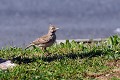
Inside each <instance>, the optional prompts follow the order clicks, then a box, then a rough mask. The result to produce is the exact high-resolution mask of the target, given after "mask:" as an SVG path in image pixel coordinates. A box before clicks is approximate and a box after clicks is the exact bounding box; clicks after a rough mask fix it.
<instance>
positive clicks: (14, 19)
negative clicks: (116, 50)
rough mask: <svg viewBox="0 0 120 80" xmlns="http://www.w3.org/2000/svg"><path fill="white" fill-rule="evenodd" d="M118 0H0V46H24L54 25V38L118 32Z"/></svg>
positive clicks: (77, 37) (84, 36) (101, 35)
mask: <svg viewBox="0 0 120 80" xmlns="http://www.w3.org/2000/svg"><path fill="white" fill-rule="evenodd" d="M119 5H120V0H0V48H2V47H6V46H25V45H27V44H29V42H31V41H33V40H34V39H36V38H37V37H40V36H42V35H44V34H46V33H47V31H48V26H49V24H53V25H56V26H58V27H59V28H60V29H59V31H57V33H56V35H57V39H84V38H85V39H86V38H106V37H109V36H111V35H114V34H116V33H119V32H120V6H119Z"/></svg>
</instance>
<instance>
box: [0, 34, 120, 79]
mask: <svg viewBox="0 0 120 80" xmlns="http://www.w3.org/2000/svg"><path fill="white" fill-rule="evenodd" d="M47 50H48V51H49V52H50V53H51V54H50V55H48V56H45V54H46V52H43V51H41V50H40V49H39V48H37V47H33V48H32V49H26V50H25V49H22V48H17V47H9V48H3V49H1V50H0V58H3V59H9V60H11V61H12V62H14V63H16V64H17V66H16V67H14V68H9V69H7V70H0V80H93V79H94V80H97V79H98V80H120V75H119V74H120V60H119V59H120V37H119V36H118V35H114V36H111V37H110V38H108V40H106V41H101V42H91V43H83V42H80V43H77V42H75V41H72V42H69V40H66V42H65V43H60V44H55V45H53V46H52V47H50V48H48V49H47Z"/></svg>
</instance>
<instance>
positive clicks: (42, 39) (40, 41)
mask: <svg viewBox="0 0 120 80" xmlns="http://www.w3.org/2000/svg"><path fill="white" fill-rule="evenodd" d="M50 40H51V38H50V37H49V36H47V35H45V36H42V37H40V38H37V39H36V40H35V41H33V42H32V43H33V44H35V45H39V44H45V43H48V42H49V41H50Z"/></svg>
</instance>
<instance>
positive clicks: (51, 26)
mask: <svg viewBox="0 0 120 80" xmlns="http://www.w3.org/2000/svg"><path fill="white" fill-rule="evenodd" d="M58 29H59V28H56V27H55V26H54V25H50V27H49V33H55V32H56V31H57V30H58Z"/></svg>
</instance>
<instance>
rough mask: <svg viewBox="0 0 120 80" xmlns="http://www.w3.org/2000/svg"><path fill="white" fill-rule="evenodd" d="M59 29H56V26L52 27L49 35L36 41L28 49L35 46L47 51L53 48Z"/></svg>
mask: <svg viewBox="0 0 120 80" xmlns="http://www.w3.org/2000/svg"><path fill="white" fill-rule="evenodd" d="M57 29H59V28H56V27H55V26H54V25H50V27H49V30H48V34H46V35H44V36H42V37H40V38H37V39H36V40H34V41H33V42H32V43H31V44H30V45H29V46H27V47H26V49H27V48H29V47H31V46H34V45H35V46H38V47H41V48H42V50H46V48H47V47H50V46H52V45H53V44H54V42H55V41H56V35H55V32H56V30H57Z"/></svg>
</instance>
